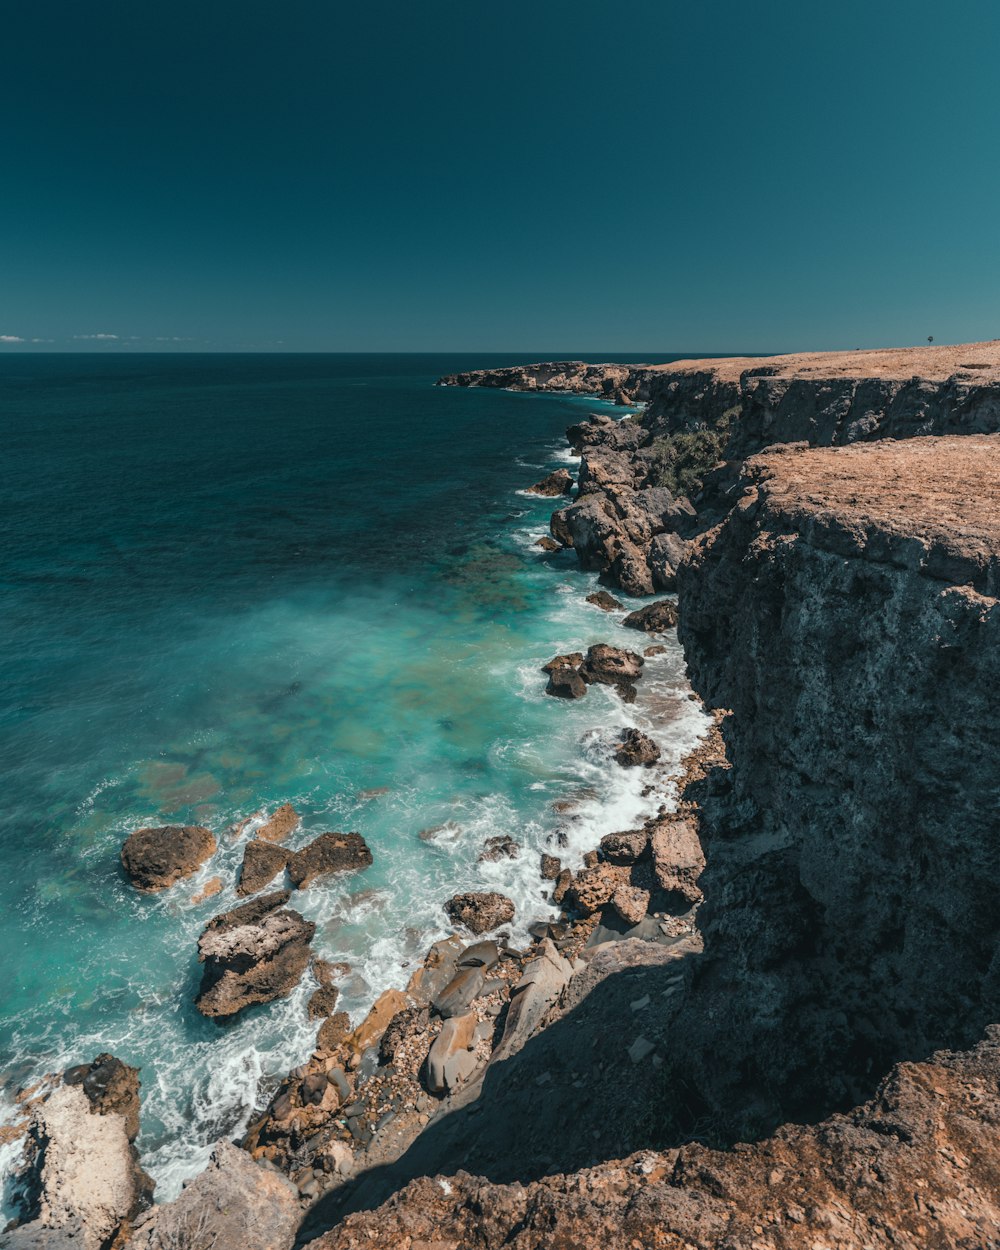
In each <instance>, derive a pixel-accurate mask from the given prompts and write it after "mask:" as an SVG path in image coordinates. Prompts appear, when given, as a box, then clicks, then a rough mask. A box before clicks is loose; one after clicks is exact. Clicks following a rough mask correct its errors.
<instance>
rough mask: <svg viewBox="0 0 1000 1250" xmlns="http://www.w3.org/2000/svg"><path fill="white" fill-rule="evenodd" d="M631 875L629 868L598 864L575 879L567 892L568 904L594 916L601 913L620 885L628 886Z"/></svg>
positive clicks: (577, 875) (584, 870) (585, 869)
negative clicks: (597, 912) (598, 912)
mask: <svg viewBox="0 0 1000 1250" xmlns="http://www.w3.org/2000/svg"><path fill="white" fill-rule="evenodd" d="M628 880H629V873H628V869H627V868H623V867H619V866H618V865H616V864H596V865H595V866H594V867H593V868H584V869H582V870H581V871H580V872H578V873H577V874H576V876H575V877H574V878H573V881H572V884H571V885H570V886H569V888H568V889H567V891H566V895H565V898H566V902H568V903H569V904H570V905H571V906H573V907H575V908H576V909H577V910H578V911H581V912H583V914H584V915H585V916H592V915H593V914H594V912H596V911H600V910H601V908H602V907H604V906H605V904H607V903H610V901H611V897H612V895H613V894H614V892H615V890H617V889H618V887H619V886H620V885H627V884H628Z"/></svg>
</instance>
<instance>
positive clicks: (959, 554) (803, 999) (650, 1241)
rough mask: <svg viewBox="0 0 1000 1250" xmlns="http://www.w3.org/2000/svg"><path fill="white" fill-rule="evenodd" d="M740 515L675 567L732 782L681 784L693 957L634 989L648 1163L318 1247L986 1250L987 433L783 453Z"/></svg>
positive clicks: (474, 1190)
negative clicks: (694, 865) (646, 992)
mask: <svg viewBox="0 0 1000 1250" xmlns="http://www.w3.org/2000/svg"><path fill="white" fill-rule="evenodd" d="M733 500H734V502H735V506H734V507H733V508H732V511H731V512H730V513H729V515H728V516H727V517H726V518H725V520H724V521H723V522H722V523H721V524H719V525H717V526H715V527H714V528H712V529H710V530H709V531H708V532H706V533H704V534H703V535H701V536H700V537H697V538H695V539H694V540H692V546H691V551H690V554H689V558H688V559H687V560H686V561H685V562H684V563H683V564H682V565H681V567H680V570H679V573H678V583H679V598H680V619H681V624H680V631H681V637H682V640H683V641H684V644H685V649H686V653H687V655H688V659H689V665H690V669H691V674H692V680H693V683H694V685H695V687H696V689H697V690H698V691H699V692H700V693H701V694H702V695H703V696H704V698H705V699H706V701H707V702H708V703H709V704H711V705H714V706H716V707H720V708H726V709H731V714H730V715H729V716H728V717H727V719H726V727H725V734H726V738H727V742H728V753H729V763H730V765H731V767H728V768H716V769H714V770H712V771H710V772H709V773H708V774H707V775H706V776H705V777H704V778H702V779H701V780H700V781H698V782H697V783H696V784H695V785H694V786H693V787H691V788H690V789H689V791H688V797H689V798H696V799H697V801H698V805H699V816H700V830H701V835H702V841H703V844H704V849H705V853H706V859H707V868H706V870H705V872H704V874H703V875H702V877H701V879H700V881H699V885H700V886H701V887H702V888H703V890H704V893H705V898H706V901H705V903H704V904H703V905H702V910H701V913H700V915H699V922H700V925H701V928H702V932H703V935H704V951H703V952H702V953H700V954H699V953H697V952H695V951H692V952H690V953H689V954H688V955H687V956H686V957H685V959H684V961H683V963H684V967H685V968H686V969H687V984H686V988H685V990H684V993H683V996H682V997H681V998H680V999H678V997H677V996H676V995H675V994H674V993H673V991H672V990H671V989H670V988H669V987H668V988H667V989H665V990H663V991H662V993H661V994H660V995H658V993H657V992H655V991H654V992H652V993H651V994H650V999H651V1000H652V1002H656V1001H657V998H658V996H659V997H662V1002H663V1006H662V1007H661V1006H658V1007H657V1013H658V1015H661V1014H662V1015H663V1016H664V1017H665V1018H666V1017H669V1023H668V1025H667V1027H666V1030H665V1037H666V1038H667V1039H668V1042H667V1044H665V1045H664V1046H663V1049H662V1051H661V1054H662V1066H661V1068H660V1072H661V1082H660V1086H659V1089H658V1091H655V1093H654V1092H653V1091H651V1092H650V1095H649V1097H650V1101H651V1115H650V1119H649V1122H648V1124H647V1126H646V1129H645V1131H646V1132H647V1135H648V1140H649V1144H650V1146H653V1147H656V1148H655V1149H650V1150H647V1151H645V1152H643V1153H640V1154H639V1155H633V1156H631V1157H630V1158H626V1159H624V1160H622V1161H621V1162H610V1163H606V1164H604V1165H602V1166H600V1167H592V1168H585V1169H584V1170H583V1171H579V1172H572V1173H567V1174H561V1175H554V1176H541V1177H537V1173H536V1174H535V1175H536V1177H537V1179H530V1180H525V1181H524V1183H521V1184H497V1183H493V1181H490V1180H487V1179H485V1178H483V1177H472V1176H468V1175H466V1174H463V1173H459V1174H458V1175H457V1176H456V1175H451V1176H449V1177H448V1178H447V1179H441V1178H437V1179H435V1180H433V1181H414V1182H412V1183H411V1184H410V1185H408V1186H407V1187H406V1188H405V1189H403V1190H401V1191H400V1192H399V1193H398V1194H397V1195H396V1196H395V1197H394V1198H393V1199H392V1200H391V1201H390V1202H388V1203H387V1204H386V1205H385V1206H383V1207H380V1208H379V1209H378V1210H376V1211H373V1212H372V1211H369V1212H365V1213H364V1214H357V1215H354V1216H349V1217H348V1218H347V1219H346V1220H345V1221H344V1222H343V1223H342V1224H341V1225H340V1226H339V1227H338V1228H337V1229H336V1230H334V1231H333V1232H331V1233H329V1234H327V1235H326V1236H325V1237H324V1238H323V1241H322V1245H323V1247H324V1250H346V1248H347V1247H352V1246H360V1245H364V1244H369V1242H370V1241H371V1240H372V1239H373V1238H374V1240H375V1241H376V1242H385V1243H386V1244H391V1243H393V1242H395V1241H398V1242H399V1244H401V1245H418V1244H435V1245H438V1246H440V1247H441V1248H442V1250H444V1247H447V1248H448V1250H457V1248H458V1247H460V1246H461V1247H483V1248H484V1250H485V1248H486V1247H499V1246H501V1245H504V1246H508V1245H509V1246H515V1247H524V1248H525V1250H526V1248H527V1247H529V1246H530V1247H552V1248H553V1250H554V1248H556V1247H559V1248H560V1250H562V1248H563V1247H577V1246H579V1247H583V1246H591V1245H598V1244H626V1245H627V1244H638V1245H643V1246H658V1247H665V1248H666V1247H669V1248H671V1250H673V1248H677V1250H679V1248H680V1247H682V1246H683V1247H689V1246H692V1245H697V1246H699V1247H718V1248H720V1250H721V1248H722V1247H739V1248H743V1247H746V1248H747V1250H751V1248H753V1250H758V1248H760V1247H768V1248H769V1250H772V1248H779V1247H780V1248H785V1247H787V1248H789V1250H792V1248H794V1250H799V1248H802V1250H805V1248H806V1247H809V1248H810V1250H812V1248H814V1247H815V1246H817V1245H822V1246H824V1247H838V1248H839V1247H845V1248H846V1247H852V1248H854V1247H860V1246H865V1247H868V1246H877V1247H881V1246H894V1247H899V1246H904V1247H913V1248H914V1250H916V1248H917V1247H921V1248H923V1247H928V1246H930V1247H968V1248H969V1250H971V1248H972V1247H984V1246H988V1245H993V1244H997V1243H998V1240H1000V1162H998V1160H1000V1155H998V1148H1000V1140H998V1139H997V1137H996V1125H997V1123H998V1122H1000V1120H998V1116H1000V1094H998V1088H1000V1087H998V1076H1000V1070H998V1068H997V1035H996V1030H995V1028H992V1027H991V1026H992V1024H993V1022H995V1021H997V1020H1000V985H998V976H997V974H998V968H1000V959H998V958H997V951H998V939H1000V913H998V912H997V909H996V907H995V898H996V893H997V886H998V884H1000V883H998V875H1000V869H998V867H997V861H996V855H995V844H996V839H997V832H998V817H997V814H996V813H997V810H998V808H997V799H998V797H1000V796H998V790H1000V778H998V775H997V770H996V765H995V760H996V759H997V755H998V747H1000V715H998V713H997V711H996V705H995V700H994V699H993V694H992V692H993V689H994V684H995V677H996V672H995V670H996V667H997V664H998V660H997V658H996V657H997V656H998V655H1000V649H998V646H997V643H998V641H1000V640H998V638H997V629H998V622H1000V610H998V607H997V599H996V595H997V593H998V586H1000V564H998V561H1000V523H998V522H997V520H996V517H997V515H998V504H1000V437H997V436H993V437H988V436H987V437H984V436H972V437H965V438H914V439H909V440H906V441H902V442H895V443H894V442H882V443H878V444H876V445H872V446H866V445H856V446H849V447H840V448H828V449H809V448H807V447H802V446H800V447H788V448H782V449H775V450H773V451H771V452H768V453H766V454H763V455H759V456H757V457H755V458H754V459H752V460H751V461H750V462H749V463H748V465H747V466H746V469H745V471H744V473H743V475H742V476H741V478H740V479H739V482H738V484H737V487H736V489H735V490H734V491H733ZM585 1001H586V1000H585ZM590 1001H591V1003H592V1011H593V1010H595V1009H596V1006H597V1004H596V1002H595V1001H594V1000H592V999H591V1000H590ZM625 1018H627V1017H626V1016H625V1013H624V1012H622V1011H620V1010H619V1011H618V1012H616V1013H615V1019H614V1021H611V1020H610V1019H609V1020H608V1022H607V1027H608V1028H609V1029H612V1028H614V1029H620V1028H621V1022H622V1020H623V1019H625ZM591 1027H592V1028H596V1029H597V1032H596V1033H595V1034H594V1037H595V1044H596V1041H597V1039H598V1038H599V1037H600V1036H602V1034H601V1032H600V1027H599V1026H594V1025H592V1026H591ZM984 1034H985V1035H986V1040H985V1041H982V1040H981V1039H982V1038H983V1036H984ZM544 1036H545V1035H544V1034H543V1035H542V1039H544ZM542 1039H539V1044H540V1046H544V1044H545V1043H544V1041H543V1040H542ZM941 1047H948V1048H949V1050H948V1051H947V1052H945V1053H934V1052H936V1051H939V1048H941ZM955 1048H958V1049H955ZM532 1050H533V1048H532V1046H531V1045H529V1046H528V1047H527V1048H526V1049H525V1051H524V1052H523V1054H524V1056H525V1058H526V1060H530V1058H531V1055H532ZM608 1079H609V1081H614V1080H618V1081H621V1080H622V1079H623V1078H622V1075H621V1073H620V1072H619V1073H611V1072H609V1074H608ZM624 1079H627V1078H624ZM584 1096H585V1095H581V1097H584ZM852 1107H853V1108H854V1109H853V1110H851V1109H850V1108H852ZM787 1119H795V1120H799V1121H804V1122H805V1124H804V1126H802V1127H793V1126H786V1127H779V1126H780V1125H781V1123H782V1122H783V1121H784V1120H787ZM691 1138H698V1139H700V1140H701V1141H703V1142H705V1143H707V1144H706V1145H683V1144H682V1143H684V1142H685V1140H690V1139H691ZM740 1141H742V1142H744V1143H747V1142H749V1143H751V1144H742V1145H740V1144H738V1143H739V1142H740ZM709 1145H714V1146H715V1147H717V1148H716V1149H710V1148H709ZM439 1162H440V1161H439ZM454 1163H455V1165H458V1164H459V1163H460V1159H459V1158H458V1157H457V1156H456V1158H455V1159H454ZM489 1175H491V1176H494V1178H495V1179H506V1178H498V1177H496V1176H495V1174H494V1173H490V1174H489ZM366 1238H367V1239H368V1240H367V1241H366Z"/></svg>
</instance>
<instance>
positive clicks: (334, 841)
mask: <svg viewBox="0 0 1000 1250" xmlns="http://www.w3.org/2000/svg"><path fill="white" fill-rule="evenodd" d="M371 862H372V853H371V851H370V850H369V849H368V844H367V843H366V842H365V840H364V838H363V837H362V836H361V834H360V833H321V834H320V835H319V837H318V838H314V839H313V840H312V842H310V843H309V845H308V846H306V847H303V848H302V850H301V851H296V852H295V853H294V854H293V855H290V856H289V857H288V875H289V877H290V878H291V880H292V884H293V885H294V886H295V888H296V889H297V890H304V889H306V888H307V887H308V886H310V885H311V884H312V883H313V882H314V881H315V880H316V879H317V877H325V876H327V875H329V874H330V873H333V872H350V871H352V870H354V869H358V868H367V867H368V866H369V864H371Z"/></svg>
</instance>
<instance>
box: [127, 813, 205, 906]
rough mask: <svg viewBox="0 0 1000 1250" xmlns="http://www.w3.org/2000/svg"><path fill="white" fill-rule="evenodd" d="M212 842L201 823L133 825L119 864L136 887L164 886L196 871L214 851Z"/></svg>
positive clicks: (151, 888) (150, 888)
mask: <svg viewBox="0 0 1000 1250" xmlns="http://www.w3.org/2000/svg"><path fill="white" fill-rule="evenodd" d="M216 845H217V844H216V841H215V838H214V837H213V836H212V834H211V833H210V832H209V830H208V829H205V828H203V827H202V826H201V825H162V826H160V827H158V828H149V829H137V830H136V831H135V833H133V834H130V835H129V836H128V838H126V839H125V844H124V846H123V847H122V855H121V858H122V867H123V868H124V869H125V873H126V875H127V876H128V878H129V880H130V881H131V882H132V884H133V885H134V886H135V888H136V889H137V890H143V891H146V892H148V893H152V892H154V891H156V890H165V889H167V887H168V886H171V885H173V884H174V883H175V882H177V881H180V880H181V879H182V878H184V877H190V876H191V874H192V873H194V872H197V870H198V869H199V868H200V867H201V865H202V864H203V863H204V862H205V860H206V859H209V858H210V857H211V856H212V855H214V854H215V851H216Z"/></svg>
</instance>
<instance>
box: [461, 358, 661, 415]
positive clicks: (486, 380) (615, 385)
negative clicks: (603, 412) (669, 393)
mask: <svg viewBox="0 0 1000 1250" xmlns="http://www.w3.org/2000/svg"><path fill="white" fill-rule="evenodd" d="M649 379H650V369H649V367H648V366H646V365H616V364H604V365H588V364H586V363H585V362H584V361H582V360H554V361H545V362H544V363H542V364H535V365H513V366H511V367H509V368H506V369H475V370H473V371H471V372H470V373H450V374H447V375H446V376H445V377H443V378H441V379H440V380H439V381H438V386H487V387H494V388H497V389H502V390H508V391H568V392H570V393H571V394H574V395H597V396H600V397H601V398H602V399H610V400H613V401H614V402H615V403H618V404H623V405H624V404H633V403H637V402H645V401H646V400H647V399H648V398H649Z"/></svg>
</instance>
